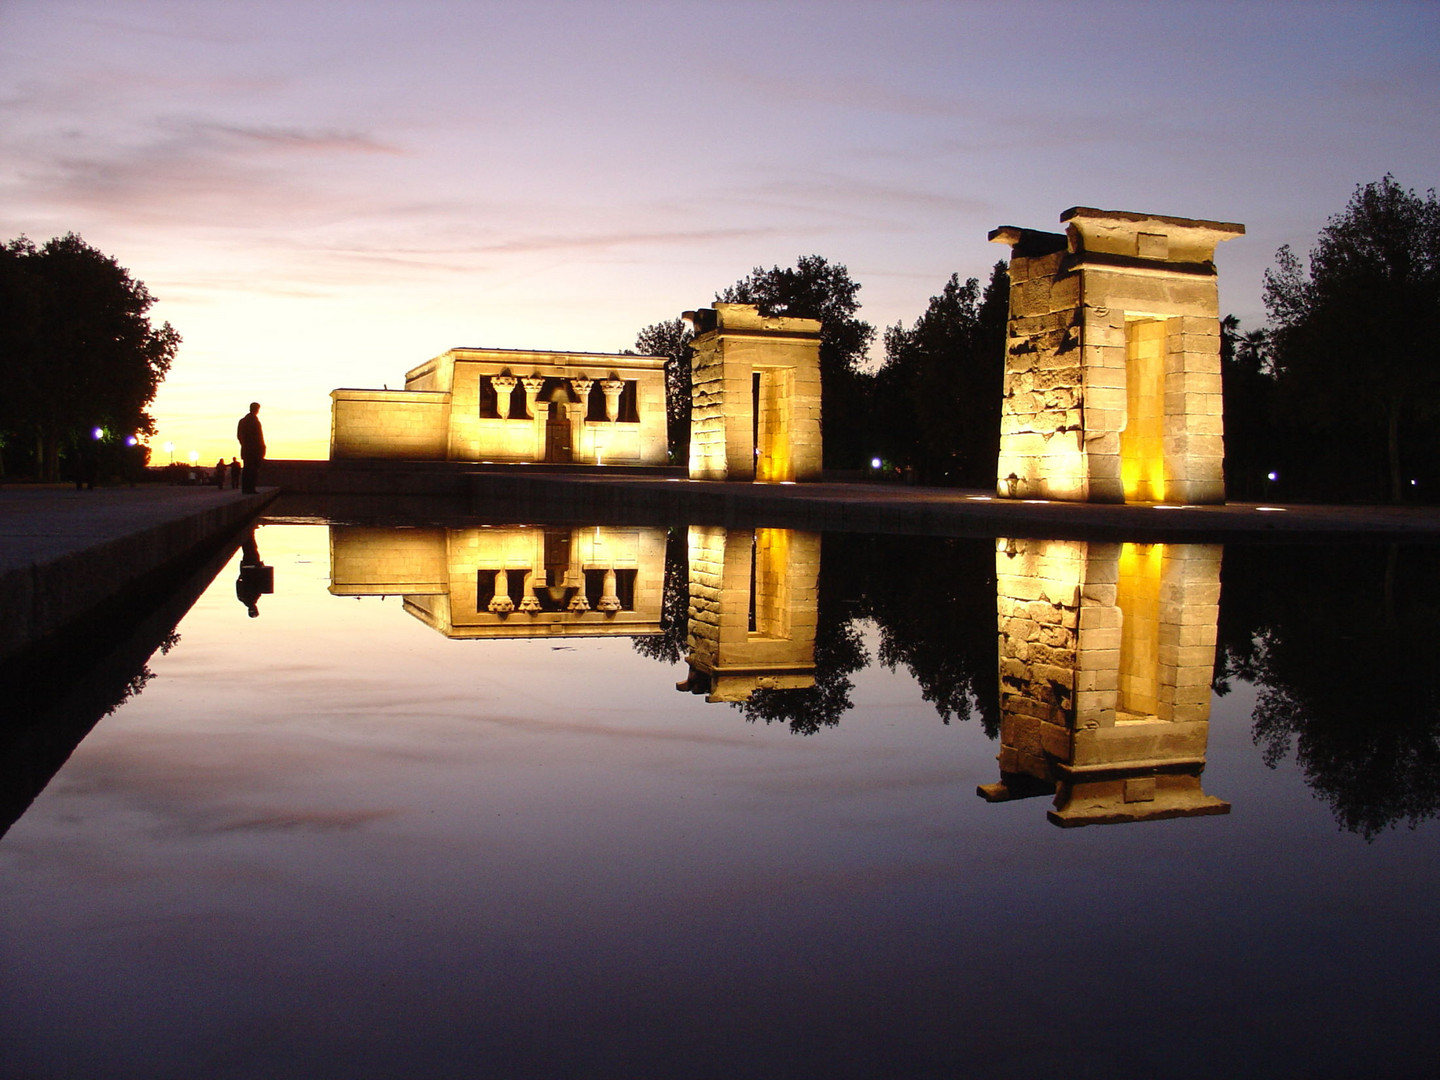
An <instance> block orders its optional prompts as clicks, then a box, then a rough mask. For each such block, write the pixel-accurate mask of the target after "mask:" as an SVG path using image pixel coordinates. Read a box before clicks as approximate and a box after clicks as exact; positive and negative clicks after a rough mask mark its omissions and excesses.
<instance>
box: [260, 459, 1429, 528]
mask: <svg viewBox="0 0 1440 1080" xmlns="http://www.w3.org/2000/svg"><path fill="white" fill-rule="evenodd" d="M646 472H647V471H644V470H634V469H630V470H627V469H604V468H590V469H585V470H580V469H573V468H571V469H566V468H565V467H562V466H547V465H514V466H508V467H496V466H491V467H485V466H476V465H462V464H459V463H451V462H435V463H433V464H424V463H420V464H417V463H402V462H378V461H376V462H336V463H332V462H326V461H275V462H266V477H267V480H268V482H270V483H277V484H279V485H280V486H281V488H282V489H283V490H284V492H285V495H286V500H285V501H286V505H287V508H289V507H293V506H305V505H307V504H308V505H309V506H312V507H314V508H315V513H316V514H317V515H320V516H325V515H327V514H333V515H335V516H338V517H345V516H349V515H360V516H364V515H366V514H376V513H379V514H381V515H382V516H383V515H384V513H385V511H386V510H387V509H388V508H390V507H394V506H399V505H402V503H403V505H405V506H406V507H407V508H409V509H410V510H411V513H412V514H413V515H420V516H423V515H424V514H426V513H428V514H430V515H432V516H433V515H434V514H435V513H436V511H437V510H444V511H446V512H448V513H449V514H451V515H453V516H454V517H456V518H480V519H488V520H506V521H509V522H511V523H523V522H524V521H525V520H526V515H527V514H530V515H534V516H535V518H536V519H537V520H538V519H541V518H544V519H547V520H560V521H573V522H582V523H583V522H593V523H612V522H613V523H619V522H620V521H621V520H622V519H623V520H627V521H628V522H629V523H632V524H650V523H670V522H675V521H686V522H689V523H692V524H707V525H708V524H717V525H729V524H735V525H751V526H754V525H763V526H774V527H778V528H794V529H814V530H839V531H853V532H879V533H905V534H921V535H939V536H1016V537H1030V538H1038V539H1094V540H1131V541H1155V542H1158V541H1166V540H1168V541H1172V542H1180V541H1189V542H1200V541H1223V540H1227V539H1232V540H1239V539H1249V540H1256V539H1262V540H1263V539H1290V540H1295V539H1316V540H1322V539H1338V540H1344V539H1359V538H1362V537H1370V538H1374V539H1380V538H1387V537H1388V538H1396V539H1404V538H1412V539H1417V540H1424V539H1433V540H1440V507H1428V506H1427V507H1384V506H1318V505H1300V504H1288V505H1282V504H1274V505H1264V504H1259V505H1257V504H1255V503H1230V504H1228V505H1225V506H1184V507H1180V506H1153V505H1126V506H1106V505H1099V504H1089V503H1064V502H1050V501H1045V500H1012V499H997V498H995V497H994V493H993V492H986V491H966V490H960V489H956V488H925V487H913V486H908V485H905V484H899V483H818V484H748V483H734V484H732V483H716V482H713V481H694V480H688V479H685V478H684V477H683V476H682V475H681V473H680V471H679V470H654V469H652V470H648V475H647V474H646ZM397 496H403V497H404V499H403V500H402V503H397V502H396V497H397ZM422 502H423V503H426V504H428V505H427V506H426V507H425V508H424V509H422V508H421V503H422Z"/></svg>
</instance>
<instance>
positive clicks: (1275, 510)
mask: <svg viewBox="0 0 1440 1080" xmlns="http://www.w3.org/2000/svg"><path fill="white" fill-rule="evenodd" d="M1255 509H1256V510H1260V511H1267V510H1268V511H1269V512H1270V513H1272V514H1283V513H1284V512H1285V507H1283V506H1257V507H1255Z"/></svg>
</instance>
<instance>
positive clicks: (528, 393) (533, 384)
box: [520, 375, 545, 418]
mask: <svg viewBox="0 0 1440 1080" xmlns="http://www.w3.org/2000/svg"><path fill="white" fill-rule="evenodd" d="M520 381H521V382H522V383H524V384H525V411H526V412H527V413H529V414H530V416H531V417H532V418H533V417H535V416H537V415H539V414H538V413H537V412H536V409H535V399H536V398H538V397H539V396H540V391H541V390H542V389H544V387H545V380H544V379H543V378H541V377H540V376H539V375H527V376H525V377H524V378H523V379H521V380H520Z"/></svg>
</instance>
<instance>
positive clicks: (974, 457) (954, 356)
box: [875, 262, 1010, 487]
mask: <svg viewBox="0 0 1440 1080" xmlns="http://www.w3.org/2000/svg"><path fill="white" fill-rule="evenodd" d="M1009 302H1010V275H1009V272H1008V270H1007V268H1006V265H1005V263H1003V262H1000V263H996V264H995V267H994V269H993V270H992V271H991V272H990V281H989V283H988V284H987V285H986V287H985V290H984V292H983V293H982V292H981V290H980V282H979V281H978V280H977V279H976V278H970V279H969V280H967V281H966V282H965V283H964V284H963V285H962V284H961V283H960V275H958V274H952V275H950V280H949V281H948V282H946V283H945V288H944V289H943V290H941V292H940V294H939V295H938V296H932V297H931V298H930V305H929V307H928V308H926V310H925V313H924V314H923V315H921V316H920V318H919V319H917V320H916V321H915V325H914V327H912V328H911V329H909V330H906V329H905V327H904V325H903V324H901V323H896V324H895V325H894V326H892V327H890V328H889V329H887V330H886V331H885V364H884V366H883V367H882V368H881V369H880V371H879V372H878V373H877V374H876V377H875V409H876V412H877V414H878V416H879V421H878V423H879V429H880V430H879V436H880V439H879V441H880V443H881V446H882V451H883V453H884V455H885V457H886V458H888V459H889V460H891V461H894V462H895V463H897V464H900V465H912V466H914V467H915V469H916V471H917V472H918V474H919V475H920V477H921V478H922V479H923V480H926V481H928V482H932V483H936V482H947V483H952V484H954V483H958V484H970V485H981V486H985V487H989V486H991V485H992V484H993V483H994V481H995V461H996V458H997V456H998V454H999V451H1000V399H1001V391H1002V389H1003V384H1004V378H1005V323H1006V320H1007V318H1008V314H1009Z"/></svg>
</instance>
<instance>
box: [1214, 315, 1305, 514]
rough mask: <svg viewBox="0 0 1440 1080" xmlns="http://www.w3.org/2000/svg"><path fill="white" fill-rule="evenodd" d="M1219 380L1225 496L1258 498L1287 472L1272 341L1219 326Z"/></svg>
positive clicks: (1228, 320)
mask: <svg viewBox="0 0 1440 1080" xmlns="http://www.w3.org/2000/svg"><path fill="white" fill-rule="evenodd" d="M1220 378H1221V382H1222V385H1223V388H1224V392H1225V492H1226V494H1227V495H1229V496H1230V497H1231V498H1256V497H1259V496H1261V495H1263V494H1264V493H1266V492H1267V491H1268V490H1269V486H1268V485H1269V481H1267V480H1266V476H1267V474H1268V473H1270V472H1283V473H1288V472H1289V466H1288V462H1287V460H1286V457H1285V453H1284V450H1285V445H1284V444H1285V437H1284V433H1283V432H1281V431H1278V430H1277V416H1276V412H1275V377H1274V373H1273V371H1272V369H1271V365H1270V336H1269V334H1267V333H1266V332H1265V331H1264V330H1251V331H1248V332H1246V333H1241V331H1240V320H1239V319H1237V318H1236V317H1235V316H1234V315H1226V316H1225V318H1223V319H1221V320H1220Z"/></svg>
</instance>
